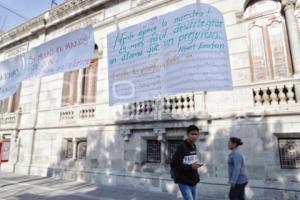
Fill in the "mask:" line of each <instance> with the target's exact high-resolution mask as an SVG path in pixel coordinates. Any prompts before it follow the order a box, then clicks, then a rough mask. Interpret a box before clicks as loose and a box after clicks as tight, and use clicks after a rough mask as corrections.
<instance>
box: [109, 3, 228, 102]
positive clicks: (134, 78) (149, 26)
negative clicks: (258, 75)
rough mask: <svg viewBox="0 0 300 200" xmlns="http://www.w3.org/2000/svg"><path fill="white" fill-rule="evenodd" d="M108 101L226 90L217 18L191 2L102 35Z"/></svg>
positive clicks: (224, 52)
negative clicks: (105, 46)
mask: <svg viewBox="0 0 300 200" xmlns="http://www.w3.org/2000/svg"><path fill="white" fill-rule="evenodd" d="M108 67H109V91H110V92H109V102H110V105H114V104H120V103H128V102H136V101H142V100H149V99H153V98H157V97H161V96H167V95H173V94H178V93H183V92H192V91H212V90H231V89H232V78H231V69H230V62H229V53H228V44H227V37H226V31H225V26H224V20H223V16H222V14H221V12H220V11H218V10H217V9H216V8H214V7H212V6H210V5H208V4H192V5H188V6H186V7H183V8H181V9H178V10H176V11H173V12H170V13H168V14H166V15H162V16H158V17H155V18H152V19H150V20H147V21H145V22H143V23H140V24H137V25H134V26H131V27H128V28H125V29H122V30H120V31H119V32H117V31H115V32H112V33H110V34H109V35H108Z"/></svg>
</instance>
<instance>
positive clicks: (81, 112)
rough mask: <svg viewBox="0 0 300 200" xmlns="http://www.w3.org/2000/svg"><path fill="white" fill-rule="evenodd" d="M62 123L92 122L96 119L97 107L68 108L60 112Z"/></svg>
mask: <svg viewBox="0 0 300 200" xmlns="http://www.w3.org/2000/svg"><path fill="white" fill-rule="evenodd" d="M59 114H60V118H59V119H60V122H76V121H83V120H90V119H94V118H95V117H96V106H94V105H83V106H76V107H68V108H64V109H62V110H61V111H60V112H59Z"/></svg>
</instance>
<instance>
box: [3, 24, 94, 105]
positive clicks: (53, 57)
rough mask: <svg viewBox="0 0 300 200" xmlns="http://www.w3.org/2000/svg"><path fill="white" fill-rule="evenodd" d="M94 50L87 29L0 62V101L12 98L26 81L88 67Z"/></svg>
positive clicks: (90, 28) (88, 28) (92, 37)
mask: <svg viewBox="0 0 300 200" xmlns="http://www.w3.org/2000/svg"><path fill="white" fill-rule="evenodd" d="M94 46H95V42H94V33H93V29H92V27H87V28H84V29H79V30H77V31H74V32H71V33H68V34H66V35H63V36H61V37H59V38H56V39H53V40H51V41H49V42H46V43H44V44H42V45H40V46H38V47H35V48H32V49H31V50H30V51H28V52H27V53H25V54H22V55H18V56H16V57H14V58H11V59H8V60H4V61H2V62H0V100H2V99H5V98H7V97H9V96H11V95H13V94H14V93H15V92H16V90H17V88H18V87H19V85H20V84H21V82H22V81H23V80H25V79H29V78H34V77H43V76H49V75H52V74H56V73H60V72H67V71H72V70H76V69H81V68H85V67H88V66H89V64H90V62H91V60H92V58H93V55H94Z"/></svg>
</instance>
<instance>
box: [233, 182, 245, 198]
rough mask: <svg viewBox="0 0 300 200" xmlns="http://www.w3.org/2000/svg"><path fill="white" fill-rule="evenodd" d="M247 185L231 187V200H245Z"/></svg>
mask: <svg viewBox="0 0 300 200" xmlns="http://www.w3.org/2000/svg"><path fill="white" fill-rule="evenodd" d="M246 185H247V183H244V184H236V185H235V187H234V188H233V187H231V188H230V191H229V199H230V200H245V187H246Z"/></svg>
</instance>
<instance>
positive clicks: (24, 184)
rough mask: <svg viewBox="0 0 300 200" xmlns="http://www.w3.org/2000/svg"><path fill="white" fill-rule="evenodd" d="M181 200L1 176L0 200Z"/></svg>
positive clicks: (73, 182)
mask: <svg viewBox="0 0 300 200" xmlns="http://www.w3.org/2000/svg"><path fill="white" fill-rule="evenodd" d="M157 199H158V200H179V199H180V198H177V197H176V195H172V194H167V193H157V192H145V191H138V190H134V189H128V188H120V187H109V186H104V185H95V184H92V183H86V182H75V181H67V180H60V179H53V178H49V177H38V176H24V175H17V174H12V173H3V172H0V200H157Z"/></svg>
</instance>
